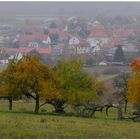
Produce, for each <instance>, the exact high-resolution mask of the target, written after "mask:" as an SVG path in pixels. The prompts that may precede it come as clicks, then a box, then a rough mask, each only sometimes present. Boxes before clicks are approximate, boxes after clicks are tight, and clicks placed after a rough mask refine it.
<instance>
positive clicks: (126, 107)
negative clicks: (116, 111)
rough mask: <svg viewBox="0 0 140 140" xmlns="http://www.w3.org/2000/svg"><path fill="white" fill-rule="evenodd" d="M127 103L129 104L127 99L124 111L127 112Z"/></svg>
mask: <svg viewBox="0 0 140 140" xmlns="http://www.w3.org/2000/svg"><path fill="white" fill-rule="evenodd" d="M127 104H128V101H127V100H125V104H124V113H126V111H127Z"/></svg>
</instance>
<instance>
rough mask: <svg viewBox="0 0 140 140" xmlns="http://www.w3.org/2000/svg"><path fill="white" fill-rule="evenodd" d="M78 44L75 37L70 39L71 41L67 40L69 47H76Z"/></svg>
mask: <svg viewBox="0 0 140 140" xmlns="http://www.w3.org/2000/svg"><path fill="white" fill-rule="evenodd" d="M79 43H80V41H79V39H78V38H77V37H75V36H73V37H71V39H70V40H69V45H78V44H79Z"/></svg>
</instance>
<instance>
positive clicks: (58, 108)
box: [54, 104, 65, 113]
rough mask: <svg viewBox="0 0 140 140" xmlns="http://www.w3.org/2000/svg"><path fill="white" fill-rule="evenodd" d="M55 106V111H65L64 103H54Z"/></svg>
mask: <svg viewBox="0 0 140 140" xmlns="http://www.w3.org/2000/svg"><path fill="white" fill-rule="evenodd" d="M54 107H55V112H56V113H65V111H64V108H63V105H62V104H57V105H54Z"/></svg>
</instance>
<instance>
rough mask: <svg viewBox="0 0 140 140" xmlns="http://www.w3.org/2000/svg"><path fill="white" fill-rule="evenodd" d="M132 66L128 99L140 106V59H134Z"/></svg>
mask: <svg viewBox="0 0 140 140" xmlns="http://www.w3.org/2000/svg"><path fill="white" fill-rule="evenodd" d="M131 67H132V75H131V79H130V80H129V82H128V100H129V102H130V103H132V104H133V105H135V106H138V105H139V104H140V94H139V93H140V60H134V61H133V62H132V64H131ZM138 111H139V110H138Z"/></svg>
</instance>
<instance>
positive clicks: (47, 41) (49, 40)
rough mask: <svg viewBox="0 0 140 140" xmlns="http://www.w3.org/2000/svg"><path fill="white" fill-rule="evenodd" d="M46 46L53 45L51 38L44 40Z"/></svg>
mask: <svg viewBox="0 0 140 140" xmlns="http://www.w3.org/2000/svg"><path fill="white" fill-rule="evenodd" d="M42 42H43V43H44V44H51V39H50V37H49V36H48V37H47V38H46V39H44V40H43V41H42Z"/></svg>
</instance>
